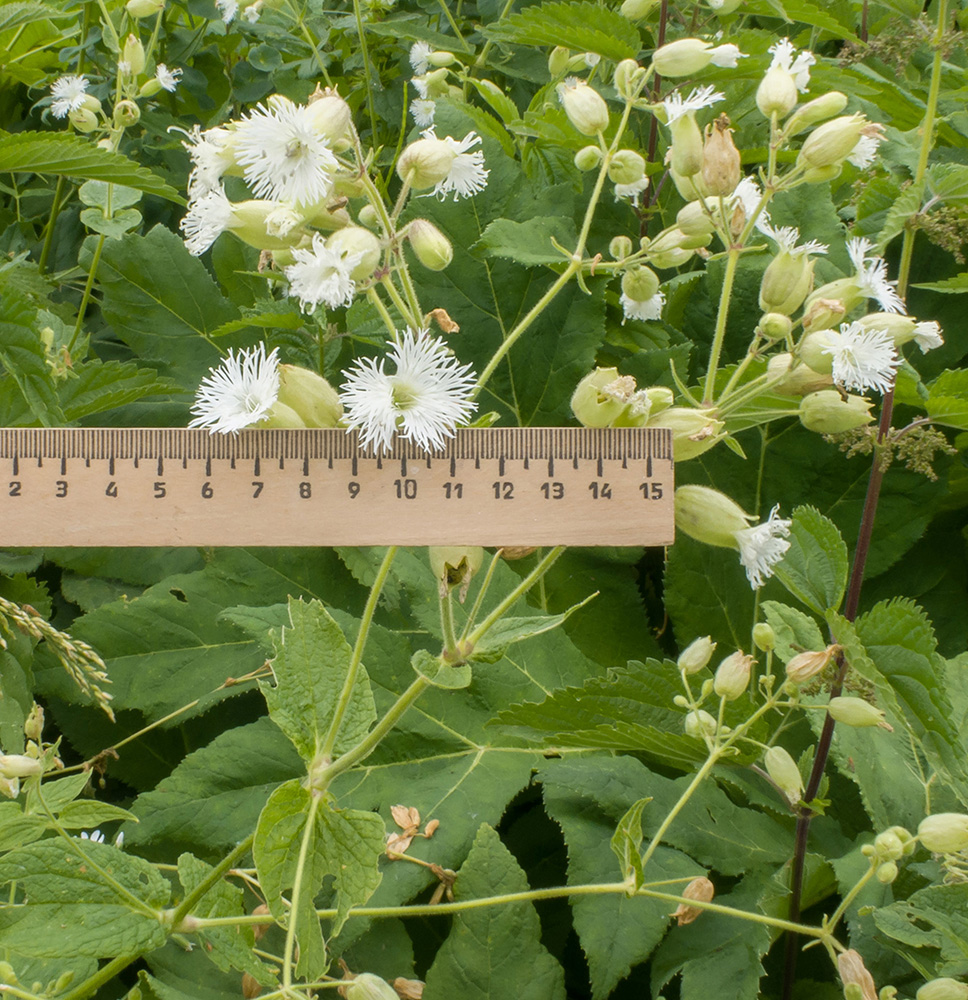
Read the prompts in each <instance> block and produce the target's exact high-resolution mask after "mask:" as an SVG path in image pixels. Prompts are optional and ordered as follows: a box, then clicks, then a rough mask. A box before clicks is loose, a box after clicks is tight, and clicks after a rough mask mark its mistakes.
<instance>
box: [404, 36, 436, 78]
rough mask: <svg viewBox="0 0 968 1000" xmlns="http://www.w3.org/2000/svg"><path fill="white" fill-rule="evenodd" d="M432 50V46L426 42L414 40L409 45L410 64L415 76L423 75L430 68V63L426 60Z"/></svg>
mask: <svg viewBox="0 0 968 1000" xmlns="http://www.w3.org/2000/svg"><path fill="white" fill-rule="evenodd" d="M433 51H434V49H433V46H432V45H429V44H428V43H427V42H414V43H413V45H411V46H410V65H411V66H412V67H413V71H414V73H416V75H417V76H424V75H425V74H426V73H427V71H428V70H429V69H430V63H429V62H428V61H427V60H428V57H429V56H430V53H431V52H433Z"/></svg>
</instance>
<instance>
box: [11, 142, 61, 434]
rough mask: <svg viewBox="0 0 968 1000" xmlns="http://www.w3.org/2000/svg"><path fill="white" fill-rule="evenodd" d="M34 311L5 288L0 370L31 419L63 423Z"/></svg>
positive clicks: (47, 423) (18, 296)
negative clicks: (35, 326)
mask: <svg viewBox="0 0 968 1000" xmlns="http://www.w3.org/2000/svg"><path fill="white" fill-rule="evenodd" d="M0 149H2V143H0ZM35 314H36V309H35V308H34V307H33V306H32V305H31V304H30V303H29V301H28V300H27V299H26V298H25V297H24V296H22V295H21V294H20V293H19V292H16V291H15V290H13V289H8V290H7V291H6V292H5V293H4V296H3V302H2V304H0V372H2V373H5V374H6V377H7V378H9V379H10V380H11V382H12V383H13V384H14V385H16V387H17V391H18V392H19V394H20V396H21V397H22V398H23V400H24V402H25V403H26V405H27V407H28V409H29V411H30V413H31V414H32V416H33V422H34V423H37V424H41V425H42V426H44V427H51V426H53V425H54V424H57V423H63V422H64V414H63V413H62V412H61V408H60V404H59V402H58V400H57V394H56V392H55V389H54V383H53V381H52V380H51V378H50V373H49V369H48V367H47V355H46V352H45V351H44V345H43V344H42V343H41V341H40V337H39V336H38V335H37V332H36V330H35V329H34V317H35ZM0 385H2V379H0Z"/></svg>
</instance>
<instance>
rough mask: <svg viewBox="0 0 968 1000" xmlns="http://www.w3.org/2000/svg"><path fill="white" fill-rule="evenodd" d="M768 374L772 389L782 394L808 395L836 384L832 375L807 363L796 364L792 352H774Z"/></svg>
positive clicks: (768, 366) (767, 367)
mask: <svg viewBox="0 0 968 1000" xmlns="http://www.w3.org/2000/svg"><path fill="white" fill-rule="evenodd" d="M785 318H786V317H784V319H785ZM766 374H767V376H768V377H769V378H770V379H771V382H772V384H771V386H770V389H771V390H772V391H773V392H777V393H779V394H780V395H782V396H806V395H808V394H809V393H812V392H817V391H818V390H820V389H829V388H830V387H831V386H832V385H833V384H834V380H833V377H832V376H831V375H821V374H820V373H819V372H815V371H814V370H813V369H812V368H808V367H807V366H806V365H801V364H796V365H794V363H793V355H792V354H774V355H773V357H772V358H770V360H769V362H768V363H767V366H766ZM775 379H778V380H779V381H773V380H775Z"/></svg>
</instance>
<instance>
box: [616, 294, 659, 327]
mask: <svg viewBox="0 0 968 1000" xmlns="http://www.w3.org/2000/svg"><path fill="white" fill-rule="evenodd" d="M665 301H666V299H665V293H664V292H656V293H655V295H653V296H652V298H650V299H646V300H645V301H644V302H639V301H637V300H636V299H630V298H629V297H628V295H626V294H625V292H622V296H621V298H620V299H619V302H620V303H621V305H622V312H623V313H625V319H623V320H622V325H623V326H624V325H625V320H626V319H661V318H662V307H663V306H664V305H665Z"/></svg>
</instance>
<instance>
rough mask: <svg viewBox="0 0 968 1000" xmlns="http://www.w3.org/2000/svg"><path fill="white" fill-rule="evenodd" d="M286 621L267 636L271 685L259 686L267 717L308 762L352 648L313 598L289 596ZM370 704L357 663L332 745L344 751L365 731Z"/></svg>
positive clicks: (372, 712)
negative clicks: (270, 646)
mask: <svg viewBox="0 0 968 1000" xmlns="http://www.w3.org/2000/svg"><path fill="white" fill-rule="evenodd" d="M289 621H290V626H289V627H288V628H283V629H282V632H281V633H280V634H279V635H278V636H274V637H273V646H274V647H275V651H276V655H275V657H274V658H273V660H272V672H273V679H274V683H273V684H268V683H265V682H260V683H259V687H260V689H261V690H262V693H263V695H264V696H265V699H266V704H267V705H268V706H269V715H270V716H271V717H272V721H273V722H275V723H276V725H277V726H279V728H280V729H281V730H282V731H283V732H284V733H285V734H286V735H287V736H288V737H289V739H290V740H292V742H293V745H294V746H295V747H296V749H297V750H298V751H299V753H300V755H301V756H302V758H303V760H305V761H306V763H307V764H310V763H311V762H312V761H313V760H314V759H315V758H316V757H317V756H318V754H319V753H320V750H321V749H322V746H323V743H324V741H325V739H326V736H327V734H328V732H329V728H330V725H331V724H332V722H333V718H334V714H335V711H336V705H337V702H338V701H339V698H340V695H341V693H342V690H343V685H344V683H345V681H346V677H347V674H348V671H349V667H350V661H351V658H352V654H353V650H352V649H351V648H350V645H349V643H348V642H347V641H346V639H345V637H344V636H343V633H342V631H341V630H340V627H339V625H337V624H336V622H335V621H333V618H332V617H331V616H330V615H329V613H328V612H327V611H326V609H325V608H324V607H323V605H322V604H321V603H320V602H319V601H310V602H309V603H306V602H304V601H302V600H293V599H290V601H289ZM375 721H376V708H375V707H374V704H373V694H372V692H371V691H370V684H369V680H368V679H367V676H366V671H365V669H364V668H363V665H362V664H359V665H358V673H357V676H356V683H355V685H354V687H353V690H352V692H351V693H350V696H349V702H348V704H347V706H346V711H345V714H344V716H343V719H342V723H341V725H340V728H339V731H338V733H337V736H336V742H335V744H334V746H333V749H334V750H335V751H336V752H337V753H342V752H345V751H346V750H348V749H350V748H351V747H354V746H356V744H357V743H359V741H360V740H361V739H362V738H363V737H364V736H365V735H366V734H367V732H368V731H369V728H370V726H371V725H372V724H373V723H374V722H375Z"/></svg>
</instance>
